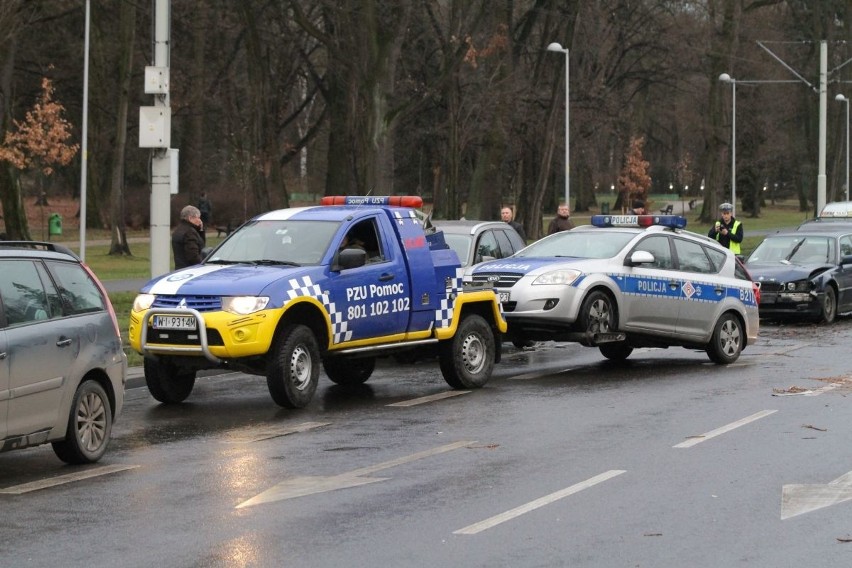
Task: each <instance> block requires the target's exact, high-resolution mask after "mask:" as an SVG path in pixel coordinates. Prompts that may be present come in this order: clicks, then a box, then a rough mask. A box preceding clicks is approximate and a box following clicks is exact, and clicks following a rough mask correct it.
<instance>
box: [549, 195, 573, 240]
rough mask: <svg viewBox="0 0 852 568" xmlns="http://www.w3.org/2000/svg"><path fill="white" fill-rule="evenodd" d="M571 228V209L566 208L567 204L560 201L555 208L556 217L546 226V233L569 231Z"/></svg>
mask: <svg viewBox="0 0 852 568" xmlns="http://www.w3.org/2000/svg"><path fill="white" fill-rule="evenodd" d="M573 228H574V223H572V222H571V210H570V209H569V208H568V204H566V203H560V204H559V207H557V208H556V217H554V218H553V220H552V221H550V225H548V226H547V234H548V235H552V234H553V233H558V232H560V231H570V230H571V229H573Z"/></svg>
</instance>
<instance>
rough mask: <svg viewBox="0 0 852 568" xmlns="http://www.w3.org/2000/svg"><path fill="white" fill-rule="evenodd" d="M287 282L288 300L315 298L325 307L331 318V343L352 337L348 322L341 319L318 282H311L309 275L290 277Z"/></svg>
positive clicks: (341, 315)
mask: <svg viewBox="0 0 852 568" xmlns="http://www.w3.org/2000/svg"><path fill="white" fill-rule="evenodd" d="M289 284H290V290H288V291H287V296H288V297H289V298H290V300H293V299H295V298H299V297H309V298H316V299H317V300H319V301H320V303H322V305H323V306H324V307H325V311H326V312H328V317H329V319H330V320H331V338H332V343H340V342H341V341H349V340H350V339H352V331H351V330H350V329H349V322H347V321H346V320H344V319H343V312H339V311H337V305H336V304H335V303H334V302H332V301H331V300H330V299H329V297H328V292H323V291H322V290H321V289H320V286H319V284H314V283H313V281H312V280H311V277H310V276H303V277H302V278H301V279H298V278H292V279H290V281H289ZM288 301H289V300H288Z"/></svg>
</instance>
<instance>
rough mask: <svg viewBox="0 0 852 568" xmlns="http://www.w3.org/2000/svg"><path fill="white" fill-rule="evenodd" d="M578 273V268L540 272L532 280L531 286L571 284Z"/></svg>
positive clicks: (577, 276) (578, 275)
mask: <svg viewBox="0 0 852 568" xmlns="http://www.w3.org/2000/svg"><path fill="white" fill-rule="evenodd" d="M580 274H581V272H580V271H579V270H554V271H553V272H548V273H546V274H542V275H541V276H539V277H538V278H536V279H535V280H533V286H537V285H545V284H571V283H572V282H574V280H576V279H577V278H579V277H580Z"/></svg>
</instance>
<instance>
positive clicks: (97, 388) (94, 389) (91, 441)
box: [53, 381, 112, 464]
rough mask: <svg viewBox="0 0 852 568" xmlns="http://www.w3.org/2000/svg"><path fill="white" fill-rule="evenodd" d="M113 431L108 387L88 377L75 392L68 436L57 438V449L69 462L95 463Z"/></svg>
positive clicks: (66, 434) (56, 452) (58, 453)
mask: <svg viewBox="0 0 852 568" xmlns="http://www.w3.org/2000/svg"><path fill="white" fill-rule="evenodd" d="M110 432H112V410H111V409H110V403H109V397H108V396H107V393H106V391H105V390H104V388H103V387H102V386H101V385H99V384H98V383H97V382H95V381H84V382H83V383H82V384H81V385H80V386H79V387H77V392H75V393H74V403H73V404H72V405H71V412H70V415H69V417H68V430H67V431H66V433H65V439H64V440H61V441H59V442H53V451H54V453H55V454H56V455H57V457H59V459H61V460H62V461H64V462H65V463H70V464H83V463H93V462H96V461H98V460H99V459H101V456H103V455H104V452H106V448H107V445H108V444H109V436H110Z"/></svg>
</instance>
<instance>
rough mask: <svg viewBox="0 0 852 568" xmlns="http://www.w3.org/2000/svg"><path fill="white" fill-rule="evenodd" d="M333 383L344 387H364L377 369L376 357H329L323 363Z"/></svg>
mask: <svg viewBox="0 0 852 568" xmlns="http://www.w3.org/2000/svg"><path fill="white" fill-rule="evenodd" d="M322 366H323V368H324V369H325V374H326V375H327V376H328V378H329V379H330V380H331V382H333V383H336V384H338V385H343V386H356V385H363V384H364V383H366V382H367V379H369V378H370V376H371V375H372V374H373V370H374V369H375V368H376V358H375V357H363V358H358V359H356V358H351V357H329V358H327V359H326V360H325V361H323V362H322Z"/></svg>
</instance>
